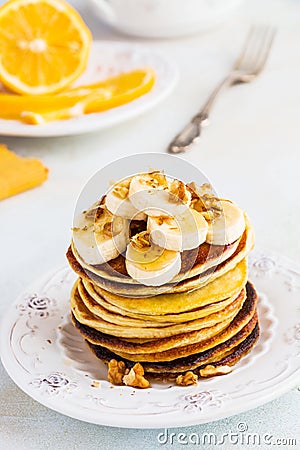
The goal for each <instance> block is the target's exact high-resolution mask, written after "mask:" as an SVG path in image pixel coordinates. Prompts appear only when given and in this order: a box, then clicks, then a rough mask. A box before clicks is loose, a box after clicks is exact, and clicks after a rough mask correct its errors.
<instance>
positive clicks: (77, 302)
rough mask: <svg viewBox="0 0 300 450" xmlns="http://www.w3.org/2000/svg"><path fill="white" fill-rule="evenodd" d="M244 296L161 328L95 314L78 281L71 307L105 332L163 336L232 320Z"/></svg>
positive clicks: (83, 321) (121, 335)
mask: <svg viewBox="0 0 300 450" xmlns="http://www.w3.org/2000/svg"><path fill="white" fill-rule="evenodd" d="M244 297H245V294H244V293H243V294H241V295H240V296H239V297H238V298H237V299H236V300H235V301H234V302H233V303H232V304H230V305H228V306H226V307H225V308H224V310H223V311H219V312H217V313H213V314H210V315H209V316H207V317H204V318H200V319H195V320H191V321H189V322H184V323H182V324H172V325H169V326H164V327H160V328H157V327H156V328H155V327H149V326H148V327H147V328H143V327H133V326H131V327H128V326H121V325H116V324H114V323H110V322H107V321H106V320H104V319H103V318H102V317H99V316H95V315H94V314H93V313H92V312H91V311H90V310H89V309H88V308H87V307H86V305H85V303H84V302H83V301H82V299H81V297H80V294H79V292H78V289H77V283H75V285H74V287H73V290H72V293H71V308H72V312H73V314H74V316H75V317H76V319H77V320H78V321H79V322H80V323H82V324H84V325H88V326H89V327H91V328H93V329H95V330H98V331H101V332H104V333H108V332H109V333H110V334H112V335H114V336H119V337H133V338H139V337H141V338H162V337H168V336H174V335H176V334H180V333H182V331H183V330H185V332H189V331H197V330H200V329H202V328H207V327H212V326H214V325H216V324H218V323H220V322H221V323H224V322H225V321H228V320H232V319H233V317H234V316H235V315H236V314H237V313H238V311H239V309H240V308H241V306H242V304H243V302H244Z"/></svg>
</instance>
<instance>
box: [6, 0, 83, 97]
mask: <svg viewBox="0 0 300 450" xmlns="http://www.w3.org/2000/svg"><path fill="white" fill-rule="evenodd" d="M91 41H92V37H91V33H90V30H89V29H88V27H87V26H86V24H85V23H84V21H83V20H82V18H81V17H80V15H79V14H78V13H77V11H76V10H75V9H73V8H72V7H71V6H70V5H69V4H68V3H66V2H64V1H62V0H10V1H8V2H7V3H5V4H4V5H3V6H2V7H1V8H0V79H1V81H2V83H3V84H4V85H5V86H7V87H9V88H10V89H11V90H13V91H14V92H18V93H21V94H31V95H36V94H51V93H54V92H59V91H61V90H63V89H64V88H65V87H67V86H70V85H71V83H72V82H73V81H74V80H76V79H77V78H78V77H79V76H80V75H81V74H82V72H83V71H84V69H85V68H86V65H87V61H88V56H89V52H90V47H91Z"/></svg>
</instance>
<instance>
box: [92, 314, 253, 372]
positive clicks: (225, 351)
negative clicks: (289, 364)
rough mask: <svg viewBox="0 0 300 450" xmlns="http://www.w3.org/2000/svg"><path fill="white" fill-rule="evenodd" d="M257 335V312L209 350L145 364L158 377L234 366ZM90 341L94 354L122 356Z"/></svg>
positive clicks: (110, 357)
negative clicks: (236, 332)
mask: <svg viewBox="0 0 300 450" xmlns="http://www.w3.org/2000/svg"><path fill="white" fill-rule="evenodd" d="M258 337H259V324H258V321H257V316H254V317H253V320H251V321H250V322H249V324H248V325H247V326H246V327H245V328H244V329H242V330H241V331H240V332H239V333H238V334H237V335H236V336H234V337H233V338H232V339H229V340H228V341H226V342H224V343H223V344H220V345H218V346H216V347H213V348H212V349H210V350H207V351H204V352H200V353H197V354H195V355H192V356H188V357H185V358H180V359H177V360H173V361H171V362H167V363H159V364H154V363H146V362H145V363H143V368H144V370H145V373H146V374H149V375H151V376H153V377H155V378H173V377H174V378H175V377H176V376H177V375H179V374H180V373H184V372H186V371H189V370H192V371H193V372H194V373H197V374H199V371H200V369H202V368H204V367H205V366H206V365H208V364H212V365H213V366H214V367H219V366H224V365H228V366H233V365H234V364H236V363H237V362H238V361H239V360H240V359H241V358H242V357H243V356H245V355H246V354H247V353H248V352H249V351H250V350H251V349H252V348H253V346H254V345H255V343H256V341H257V339H258ZM87 343H88V345H89V346H90V348H91V349H92V351H93V352H94V353H95V355H96V356H97V357H98V358H99V359H101V360H102V361H104V362H105V363H108V362H109V361H110V360H111V359H117V360H118V359H119V358H118V355H116V354H114V353H113V352H111V351H109V350H107V349H106V348H104V347H101V346H99V345H95V344H92V343H90V342H87ZM123 361H124V362H125V364H126V366H127V367H129V368H130V367H132V366H133V365H134V364H135V363H134V362H133V361H129V360H124V359H123Z"/></svg>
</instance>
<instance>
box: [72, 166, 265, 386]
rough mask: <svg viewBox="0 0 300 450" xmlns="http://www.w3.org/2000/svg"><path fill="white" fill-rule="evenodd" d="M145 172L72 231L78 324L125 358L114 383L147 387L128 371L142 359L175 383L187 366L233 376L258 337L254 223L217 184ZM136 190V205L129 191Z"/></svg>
mask: <svg viewBox="0 0 300 450" xmlns="http://www.w3.org/2000/svg"><path fill="white" fill-rule="evenodd" d="M142 175H143V176H141V177H135V178H134V179H132V180H129V182H128V183H127V182H126V183H121V182H118V183H117V185H116V187H115V188H114V190H113V191H112V193H109V194H108V196H107V202H106V203H105V205H104V206H103V203H104V201H105V196H104V197H102V199H101V201H100V202H98V203H97V204H95V205H93V206H92V207H91V208H89V209H88V210H87V211H84V212H83V213H82V214H83V215H82V216H80V217H83V219H84V220H86V221H87V222H88V224H87V225H86V222H83V223H82V224H81V225H80V227H79V228H78V227H77V228H76V227H75V228H74V234H73V237H74V239H75V241H72V242H71V245H70V247H69V249H68V251H67V258H68V261H69V264H70V266H71V268H72V269H73V270H74V272H75V273H76V274H77V275H78V277H79V278H78V280H77V281H76V283H75V284H74V286H73V289H72V292H71V317H72V322H73V324H74V326H75V327H76V329H77V330H78V332H79V333H80V334H81V336H82V337H83V338H84V339H85V341H86V342H87V345H88V347H89V348H90V349H91V351H92V352H94V353H95V355H96V356H97V357H98V358H100V359H101V360H102V361H104V362H105V363H107V364H109V363H110V362H111V360H113V359H114V360H117V361H118V362H120V361H122V362H123V363H124V366H123V368H124V370H121V369H122V367H121V365H119V364H117V363H116V362H115V361H113V362H111V364H110V366H109V373H108V380H109V381H110V382H112V383H115V384H122V383H123V384H126V385H130V386H135V387H149V383H148V381H147V379H146V380H144V381H145V383H143V380H141V379H140V378H139V377H131V374H132V373H133V372H131V374H130V376H128V377H123V375H124V372H125V367H126V370H127V371H126V372H125V374H128V372H129V370H128V369H130V368H132V367H133V366H134V365H135V364H136V363H141V364H142V368H143V370H144V371H145V373H146V375H147V377H150V379H151V378H153V379H156V378H157V379H175V378H176V377H177V376H178V375H180V374H184V373H186V372H188V371H193V372H194V374H197V375H198V376H199V377H201V376H203V377H207V376H215V375H219V374H225V373H228V371H231V369H230V367H228V366H233V365H234V364H236V363H237V362H238V361H239V360H240V359H241V358H242V357H243V356H245V355H246V354H247V353H248V352H249V351H250V350H251V349H252V348H253V346H254V345H255V342H256V341H257V339H258V337H259V322H258V314H257V301H258V296H257V293H256V291H255V288H254V286H253V285H252V284H251V283H250V282H249V281H247V280H248V270H247V256H248V254H249V252H250V251H251V249H252V248H253V245H254V233H253V229H252V226H251V224H250V222H249V220H248V217H247V215H246V214H245V213H243V211H242V210H241V208H239V207H238V206H237V205H235V204H234V203H233V202H230V200H225V199H217V198H216V197H215V196H214V195H213V194H212V192H211V187H210V186H206V185H203V186H201V187H197V186H196V185H195V187H196V188H197V189H198V190H197V189H196V190H195V191H194V190H193V188H192V184H190V185H187V186H185V185H184V183H182V182H179V181H178V180H177V181H176V182H169V181H168V182H167V181H166V180H167V179H165V177H164V174H163V173H161V174H157V175H155V176H154V174H153V173H152V172H151V173H149V175H150V177H148V178H147V176H146V177H145V176H144V175H145V174H142ZM147 183H148V184H147ZM149 183H150V184H149ZM168 183H169V184H168ZM145 186H146V188H145ZM149 186H150V187H149ZM156 188H157V189H156ZM149 189H150V190H149ZM164 190H166V191H167V192H166V193H163V194H168V190H170V193H169V194H170V195H169V196H165V197H166V202H167V203H168V205H167V206H170V205H171V206H172V211H174V214H173V213H172V216H168V217H166V216H165V215H163V214H162V209H161V202H160V200H159V203H158V204H157V203H155V202H156V200H157V199H156V200H155V195H156V193H157V192H161V191H164ZM174 190H175V192H176V194H178V195H177V197H176V201H174V199H173V197H172V195H173V191H174ZM198 191H199V192H198ZM138 193H140V194H139V196H140V199H139V202H140V203H139V204H138V205H136V204H135V200H136V199H135V198H134V197H132V198H131V197H130V196H131V195H133V194H138ZM141 193H142V194H141ZM171 194H172V195H171ZM137 197H138V195H137ZM124 200H125V202H124V205H125V209H124V208H123V209H122V212H121V209H120V208H119V207H120V204H121V203H123V201H124ZM179 200H180V202H182V201H183V200H184V202H186V203H187V204H186V205H185V206H188V208H190V213H192V217H193V218H194V222H195V225H196V228H195V227H193V226H191V221H190V219H189V218H188V216H187V215H185V214H183V213H182V215H181V213H180V212H179V209H178V208H179V207H180V205H179ZM217 200H218V201H217ZM190 202H192V203H191V204H190ZM148 203H149V205H150V207H149V209H147V210H146V215H145V214H143V216H141V215H140V216H139V218H140V219H141V220H139V221H137V220H133V221H132V222H130V221H128V220H126V226H125V222H124V218H126V217H127V214H128V217H129V210H130V211H132V210H133V211H137V212H141V211H142V210H144V209H145V208H144V206H145V204H147V205H148ZM169 203H170V205H169ZM100 204H101V205H102V206H101V210H100V209H99V205H100ZM124 205H123V206H124ZM158 205H159V206H158ZM126 207H128V209H126ZM167 211H168V210H167ZM117 214H118V216H117ZM130 214H131V213H130ZM147 214H148V216H149V217H148V219H147ZM151 214H152V215H153V216H154V217H156V215H157V219H156V220H154V219H153V217H152V216H151ZM123 216H124V217H123ZM122 217H123V218H122ZM93 219H95V221H94V222H93ZM115 219H116V222H118V223H119V222H120V223H121V220H122V221H123V222H122V225H121V226H119V228H118V227H113V224H114V220H115ZM146 219H147V220H146ZM175 219H176V220H175ZM177 219H178V221H179V223H180V224H182V227H179V226H178V224H177V222H178V221H177ZM196 219H197V220H196ZM127 224H128V226H129V229H128V228H127ZM124 227H125V228H124ZM154 232H159V233H163V235H164V237H165V239H162V237H161V236H160V237H159V236H158V234H159V233H158V234H154ZM78 233H79V234H80V236H81V240H79V241H78V240H76V237H77V236H78ZM93 233H95V234H96V236H93ZM151 233H153V234H151ZM94 237H95V239H96V240H95V239H93V238H94ZM117 238H118V245H117V244H116V240H117ZM129 238H130V241H129ZM131 238H132V239H131ZM163 241H164V242H163ZM203 241H205V242H203ZM206 241H207V242H206ZM75 242H76V245H77V246H78V247H77V248H78V249H79V251H77V248H76V245H75ZM95 242H96V244H95ZM209 242H210V243H209ZM223 242H225V243H226V244H225V245H222V243H223ZM119 244H120V245H119ZM197 245H198V247H197ZM195 247H196V248H195ZM183 249H184V250H183ZM188 249H191V250H188ZM162 251H163V252H162ZM164 252H165V253H164ZM117 255H118V256H117ZM125 255H126V259H125ZM153 255H154V256H155V259H153ZM116 256H117V257H116ZM87 261H90V263H93V262H101V261H102V262H103V261H106V262H104V263H103V264H98V265H93V264H89V263H87ZM127 269H128V272H127ZM129 274H130V275H129ZM172 277H173V278H172ZM144 282H145V284H143V283H144ZM114 364H117V365H118V367H116V366H114ZM119 366H120V367H119ZM222 366H224V367H222ZM218 368H219V369H220V370H218ZM135 369H136V370H138V366H137V367H136V368H135ZM203 369H206V370H205V371H204V370H203ZM116 370H117V372H118V373H116ZM188 381H189V380H186V379H185V378H184V379H183V380H176V382H177V383H178V384H181V385H184V384H185V383H186V384H188Z"/></svg>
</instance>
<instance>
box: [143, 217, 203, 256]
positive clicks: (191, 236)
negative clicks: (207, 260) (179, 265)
mask: <svg viewBox="0 0 300 450" xmlns="http://www.w3.org/2000/svg"><path fill="white" fill-rule="evenodd" d="M147 228H148V231H149V232H150V233H151V241H152V242H154V244H156V245H159V246H160V247H163V248H166V249H169V250H176V251H183V250H191V249H193V248H197V247H199V245H201V244H202V243H203V242H205V240H206V235H207V230H208V224H207V221H206V220H205V219H204V217H203V215H202V214H200V213H199V212H198V211H196V210H193V209H190V208H188V209H187V211H185V212H184V213H183V214H182V215H180V216H177V217H176V218H172V217H164V216H160V217H150V216H149V217H148V222H147Z"/></svg>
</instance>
